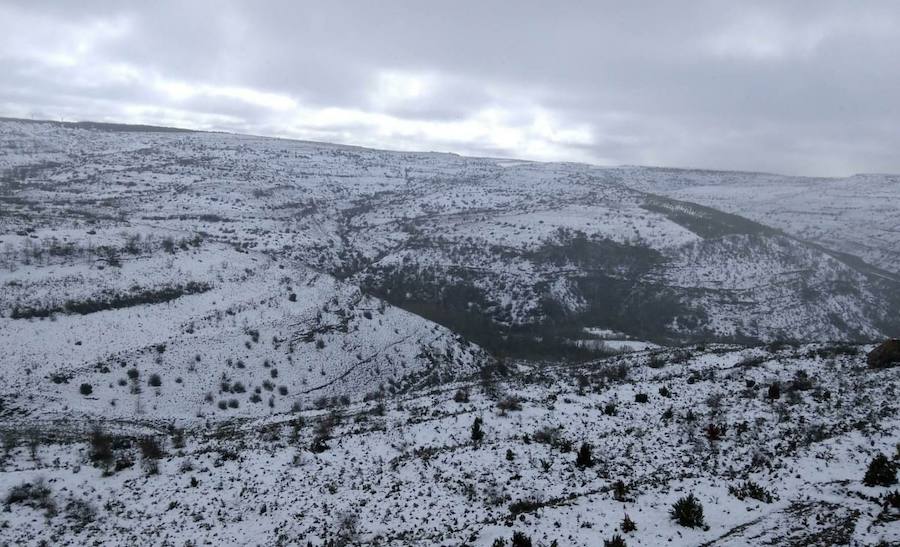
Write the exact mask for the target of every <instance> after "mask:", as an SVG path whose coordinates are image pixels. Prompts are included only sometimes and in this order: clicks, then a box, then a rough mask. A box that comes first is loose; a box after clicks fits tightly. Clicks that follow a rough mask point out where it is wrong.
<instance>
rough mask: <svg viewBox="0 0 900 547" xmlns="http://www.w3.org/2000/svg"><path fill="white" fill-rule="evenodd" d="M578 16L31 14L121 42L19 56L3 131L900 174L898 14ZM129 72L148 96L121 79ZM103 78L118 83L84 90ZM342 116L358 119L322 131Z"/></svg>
mask: <svg viewBox="0 0 900 547" xmlns="http://www.w3.org/2000/svg"><path fill="white" fill-rule="evenodd" d="M559 4H562V5H554V4H550V3H547V2H539V1H522V2H514V3H512V2H499V1H485V2H467V1H463V2H452V3H446V2H445V3H423V2H414V1H406V0H404V1H401V0H391V1H387V2H364V1H352V2H349V1H348V2H288V1H283V2H266V3H245V2H236V1H227V0H225V1H211V0H210V1H204V2H178V3H176V2H161V3H155V2H154V3H149V2H141V3H138V2H134V3H122V2H105V1H87V2H79V3H71V2H47V1H37V2H13V3H10V4H8V5H7V9H8V12H7V15H8V17H7V18H8V19H9V18H16V17H19V18H23V20H24V18H25V17H26V16H27V20H28V22H29V24H35V23H34V21H39V23H37V24H40V25H45V26H47V27H48V28H54V27H55V26H57V25H58V26H59V28H60V33H63V34H64V33H65V32H72V30H71V29H72V28H76V29H77V28H83V29H90V28H93V27H92V26H91V25H96V24H97V23H98V22H102V21H105V22H106V24H107V25H108V26H112V27H113V30H115V27H116V26H117V25H118V26H121V28H122V32H120V33H116V32H111V33H110V36H109V37H107V38H105V39H102V40H97V41H96V43H94V44H91V47H90V49H89V50H88V51H86V52H82V53H78V52H75V53H73V55H74V56H75V57H76V60H75V62H74V63H73V64H72V65H71V66H66V67H65V68H63V69H60V68H59V67H57V66H55V65H53V62H55V61H54V59H53V57H52V56H51V55H50V53H52V52H47V51H42V50H41V49H40V45H39V44H38V45H35V46H34V48H35V51H33V52H31V53H33V54H32V55H28V56H27V58H21V55H22V53H21V51H20V50H19V49H16V48H13V47H12V46H8V49H9V51H3V47H4V46H3V44H4V42H2V41H0V64H2V66H3V67H6V66H9V67H12V68H11V70H10V71H5V72H4V73H5V74H6V76H5V77H4V78H3V81H0V110H5V111H6V112H0V113H7V114H8V113H19V112H28V111H30V112H54V111H58V112H66V113H67V115H70V116H72V115H74V116H76V117H79V118H82V119H91V118H95V119H97V118H103V119H109V118H110V117H112V118H116V117H119V118H127V117H128V116H132V117H133V114H129V112H131V113H133V112H134V111H135V108H133V107H135V106H140V107H143V108H142V109H140V111H141V112H142V113H143V114H142V116H144V117H142V118H141V119H123V120H122V121H138V122H144V123H147V122H149V123H153V122H156V121H158V120H154V119H148V118H147V116H151V115H154V114H153V113H157V114H155V115H162V114H159V113H165V112H170V111H173V110H177V111H178V112H181V113H183V116H182V117H183V118H184V122H185V123H189V124H190V123H191V116H190V113H191V112H196V113H197V118H196V123H197V124H198V125H200V124H201V123H202V124H203V126H204V127H206V126H207V125H208V124H209V123H213V124H214V123H215V120H216V119H221V120H227V121H222V122H220V123H222V124H224V125H227V127H221V128H223V129H229V130H236V131H256V132H265V133H271V134H278V135H303V136H310V135H311V136H314V137H317V138H319V137H320V138H334V139H338V140H341V141H342V142H350V143H359V144H366V145H377V146H383V147H388V148H402V147H413V148H417V149H445V150H448V151H456V152H465V153H477V154H502V155H511V156H528V155H530V154H533V153H535V152H534V151H535V150H541V151H543V152H542V153H541V157H539V158H537V159H566V160H567V159H584V160H588V161H598V162H611V163H653V164H665V165H673V166H696V167H710V168H733V169H759V170H769V171H776V172H788V173H798V174H809V175H846V174H851V173H853V172H862V171H893V172H900V157H897V156H896V154H894V153H893V152H892V151H893V150H896V149H898V147H900V135H898V132H896V130H895V128H896V127H897V126H898V125H900V107H898V101H897V100H896V97H897V96H900V69H898V67H900V48H897V47H896V44H897V43H898V39H900V8H898V6H897V4H896V3H894V2H890V1H875V2H868V3H866V4H864V5H860V4H858V3H851V2H839V1H808V2H790V3H785V2H774V1H773V2H759V3H757V2H755V3H752V4H750V3H742V2H714V1H703V2H690V3H683V2H658V3H644V2H641V3H623V2H587V1H585V2H574V1H573V2H564V3H559ZM7 24H10V25H15V24H16V21H15V20H12V21H8V22H7ZM79 55H80V56H79ZM17 56H18V57H17ZM42 64H43V65H45V66H42ZM115 66H118V67H131V68H133V69H134V70H136V74H137V76H136V79H133V80H129V79H127V78H126V79H124V80H122V81H119V80H116V79H115V78H111V81H102V80H103V72H102V70H104V67H115ZM92 71H100V72H98V73H97V74H99V76H98V77H97V78H96V79H97V81H94V82H85V81H83V79H79V78H77V77H75V78H73V77H72V75H73V74H74V75H77V74H79V73H82V74H95V72H92ZM385 74H398V75H399V77H400V79H401V80H402V78H404V77H408V78H410V82H415V81H416V78H420V77H421V78H423V79H424V81H426V82H427V83H430V85H425V86H424V88H423V90H422V91H421V93H415V92H413V91H415V89H413V90H412V91H409V92H408V93H407V91H408V90H404V87H403V86H404V85H405V84H404V82H403V81H401V82H400V85H399V95H398V96H396V97H387V98H385V97H381V96H379V88H378V85H379V82H380V81H382V79H383V77H384V75H385ZM160 82H165V83H175V84H178V85H186V86H193V88H197V89H201V88H202V89H214V88H217V87H221V88H232V89H240V90H245V91H246V90H250V91H258V92H261V93H268V94H274V95H277V96H278V97H279V99H278V100H279V101H281V100H282V99H284V100H291V101H295V102H296V104H297V112H296V113H295V115H289V114H290V112H285V111H284V110H277V109H276V110H275V111H273V110H272V109H271V108H269V107H268V106H267V103H266V100H264V99H263V100H256V99H253V100H247V99H245V98H241V97H244V96H243V95H240V96H237V97H235V96H234V94H232V95H228V96H219V95H217V96H214V97H209V96H203V95H202V94H194V95H191V96H188V97H177V96H176V97H173V96H169V95H167V92H166V88H165V87H164V86H163V87H162V88H161V87H160ZM410 86H412V83H410ZM412 87H415V86H412ZM176 91H177V90H176ZM382 91H383V90H382ZM404 93H406V94H404ZM254 100H256V102H254ZM282 102H283V101H282ZM279 104H280V103H279ZM326 109H332V110H333V109H337V110H339V111H340V113H341V114H340V115H334V116H332V117H331V118H329V117H328V116H325V115H324V114H323V115H322V116H320V117H319V118H317V119H318V120H319V121H318V122H317V123H316V124H315V125H309V124H306V122H305V121H304V120H309V119H312V118H316V116H315V115H314V114H315V113H317V112H320V113H321V112H325V111H326ZM217 115H221V118H216V116H217ZM180 116H181V114H180ZM354 116H355V117H354ZM167 119H168V118H167ZM210 120H213V121H212V122H211V121H210ZM323 120H324V121H323ZM485 120H487V121H485ZM547 120H549V121H547ZM455 122H458V123H459V124H466V123H468V124H469V125H471V126H472V127H474V128H475V129H471V128H470V127H469V125H466V126H465V128H463V129H460V128H459V127H456V126H454V125H453V124H454V123H455ZM542 123H544V124H550V125H551V127H550V128H543V127H542V126H540V124H542ZM378 124H387V125H386V126H384V127H382V126H379V125H378ZM417 124H418V125H417ZM478 124H482V125H483V128H484V130H483V131H482V130H481V129H479V127H481V126H478ZM492 124H495V125H496V124H499V125H498V126H496V127H495V125H492ZM476 129H477V130H476ZM470 130H471V132H472V136H471V138H467V137H466V135H467V133H466V131H470ZM454 131H456V133H454ZM485 131H488V132H490V131H494V132H495V134H496V135H495V137H496V138H494V137H488V136H485V133H484V132H485ZM588 137H589V138H588Z"/></svg>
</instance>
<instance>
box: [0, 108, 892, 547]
mask: <svg viewBox="0 0 900 547" xmlns="http://www.w3.org/2000/svg"><path fill="white" fill-rule="evenodd" d="M672 173H673V172H671V171H667V170H653V169H643V168H615V169H603V168H595V167H591V166H585V165H573V164H539V163H533V162H512V161H499V160H495V159H490V158H466V157H460V156H456V155H452V154H438V153H429V154H422V153H415V154H412V153H402V152H386V151H379V150H367V149H361V148H354V147H346V146H336V145H329V144H321V143H308V142H298V141H288V140H278V139H268V138H259V137H251V136H242V135H229V134H215V133H202V132H188V131H174V130H163V129H154V128H139V127H129V126H118V125H103V124H81V125H75V124H57V123H50V122H43V123H32V122H23V121H15V120H0V345H2V347H3V348H4V350H3V352H2V353H0V437H2V441H3V443H2V444H3V453H2V458H0V496H3V497H2V498H0V502H2V503H3V504H4V509H5V511H4V512H0V545H6V544H9V545H32V544H33V545H45V544H50V545H66V544H70V545H83V544H114V545H196V544H214V543H215V544H222V545H247V544H259V545H263V544H265V545H308V544H313V545H317V546H318V545H350V544H368V545H448V546H449V545H485V546H488V545H490V546H491V547H497V546H502V545H512V546H513V547H522V546H524V545H539V546H541V547H550V546H553V545H555V546H557V547H558V546H561V545H584V546H595V545H604V542H605V541H610V540H612V539H613V537H614V535H616V534H620V535H621V536H623V538H624V540H625V542H626V543H627V545H632V546H633V545H663V544H673V545H711V546H712V545H716V546H720V545H748V544H760V543H762V544H766V543H771V544H784V545H797V546H801V545H821V544H854V542H855V544H878V542H884V543H882V544H888V545H891V544H897V543H898V542H900V531H898V530H900V529H898V526H897V524H898V522H900V521H898V518H900V509H898V499H900V498H898V495H897V494H892V493H891V492H892V490H891V488H890V486H886V484H887V482H889V481H887V478H886V477H887V475H889V474H890V471H892V470H894V471H895V470H896V469H895V468H896V466H897V465H898V464H900V452H898V450H900V448H898V446H900V437H898V431H900V422H898V411H900V407H898V402H897V401H898V400H900V399H898V396H897V389H898V382H897V380H898V377H897V373H898V371H900V368H896V367H895V368H885V369H871V368H868V367H867V366H866V364H865V357H864V353H865V351H867V350H869V349H870V348H871V346H868V345H867V346H860V345H849V344H845V343H840V344H834V343H830V344H826V343H824V342H825V341H829V340H835V341H844V342H847V341H852V342H854V343H867V342H871V341H874V340H879V339H882V338H884V337H886V336H890V335H896V333H897V332H900V314H898V313H897V310H898V309H900V281H898V279H897V276H896V275H894V274H892V273H891V272H890V271H887V270H890V267H891V259H890V256H891V254H890V253H891V252H893V251H891V249H893V248H894V247H893V246H895V245H894V244H895V243H896V238H894V239H892V236H891V230H893V228H892V227H891V226H890V222H887V221H884V217H887V216H889V215H888V212H886V211H885V210H884V209H883V206H882V205H883V204H872V205H871V208H870V209H869V210H870V211H872V215H874V216H875V217H876V218H877V220H876V221H875V222H873V223H871V225H865V223H863V222H862V221H861V220H860V217H861V215H862V213H861V212H859V214H850V213H849V212H848V213H846V214H844V213H841V214H837V215H835V216H834V217H833V223H832V224H829V225H824V224H821V225H820V223H816V222H813V223H810V224H809V225H805V224H802V222H800V221H797V223H792V222H788V221H789V220H790V215H789V214H787V213H785V212H784V211H782V210H781V209H778V208H777V207H773V208H772V209H771V210H772V211H774V212H773V213H771V215H770V214H769V213H768V212H766V211H768V210H769V209H768V208H767V205H766V202H764V201H762V200H759V199H756V198H755V197H753V196H744V194H742V193H741V192H738V191H735V192H731V193H729V192H728V191H727V190H728V188H731V189H734V188H736V187H737V186H739V182H740V181H750V182H753V181H755V182H754V184H755V183H760V184H762V183H761V182H760V181H761V180H762V179H760V178H759V177H758V176H756V175H752V176H751V175H744V174H729V175H728V176H727V177H724V178H726V179H727V180H728V181H730V182H728V183H727V184H726V183H722V184H720V185H718V186H716V185H714V186H715V187H716V191H715V192H712V191H710V192H707V193H704V192H700V191H699V190H698V188H699V186H698V184H697V182H696V181H697V180H700V179H702V178H703V177H709V176H713V175H708V174H699V175H696V176H694V175H691V176H690V177H687V178H685V179H684V180H686V181H687V182H685V183H684V184H681V183H680V182H679V183H677V184H676V182H673V181H682V178H683V177H682V176H681V175H678V176H677V177H675V175H672ZM675 173H680V172H675ZM673 177H675V178H673ZM713 178H715V177H713ZM876 178H877V177H876ZM704 180H705V179H704ZM766 180H768V179H766ZM778 180H782V179H778ZM783 180H787V179H783ZM792 180H793V179H792ZM879 180H880V181H881V182H879V183H878V184H875V185H874V186H873V188H876V187H877V188H880V190H878V191H875V190H873V193H870V194H865V195H867V196H869V198H865V199H870V198H871V200H873V201H877V200H879V199H880V200H882V201H884V200H885V196H888V197H889V195H892V194H891V192H893V191H894V186H892V185H891V184H890V183H889V178H883V179H879ZM772 181H776V179H775V178H772ZM772 181H769V182H767V183H766V184H769V186H765V188H764V187H763V186H759V187H758V188H761V189H766V188H768V189H770V190H771V189H773V188H776V187H777V184H776V182H777V181H776V182H772ZM832 182H833V181H832ZM832 182H828V184H832ZM798 184H799V183H798ZM804 184H806V182H804ZM873 184H874V183H873ZM829 188H830V186H829ZM688 191H690V192H693V193H695V194H696V195H693V194H691V195H687V194H686V192H688ZM761 191H762V190H760V192H761ZM766 191H768V190H766ZM773 191H774V190H773ZM848 191H849V190H848ZM829 192H830V190H825V191H823V193H822V194H821V196H817V197H816V199H813V200H812V201H813V202H814V203H813V204H812V205H811V206H810V208H809V211H811V212H814V213H815V212H817V211H822V210H823V208H825V207H826V206H825V205H823V204H824V203H825V202H826V201H827V200H829V199H832V197H830V196H833V195H834V194H832V193H829ZM708 195H715V196H716V199H715V200H713V199H711V198H710V199H708V198H707V197H706V196H708ZM742 196H743V197H742ZM822 196H824V197H822ZM751 197H752V198H753V199H750V198H751ZM694 198H696V199H694ZM744 198H747V199H744ZM789 198H790V196H787V197H786V198H785V199H786V201H785V203H787V202H788V201H790V199H789ZM860 200H861V201H855V202H854V204H855V205H854V207H855V208H857V209H858V211H863V210H865V209H866V208H867V207H868V205H866V202H865V200H864V199H863V198H860ZM738 202H740V203H738ZM745 202H746V203H752V204H753V206H752V207H750V208H749V209H746V210H745V209H744V208H741V207H743V205H741V204H742V203H745ZM738 205H741V207H738ZM797 207H799V205H797ZM785 210H787V209H785ZM734 213H740V214H741V215H744V216H740V215H737V214H734ZM816 214H818V213H816ZM879 215H880V216H879ZM813 224H815V225H816V228H815V230H817V231H815V230H814V232H815V233H813V232H810V231H809V230H812V229H813ZM868 239H871V242H870V243H871V245H870V246H869V247H866V248H865V250H863V251H860V252H858V253H854V250H855V247H854V245H855V243H854V242H859V241H863V240H868ZM873 249H878V250H877V252H876V251H875V250H873ZM848 252H849V253H850V254H847V253H848ZM861 258H863V259H867V260H872V261H873V262H874V263H875V264H877V265H879V266H881V267H882V268H884V269H880V268H878V267H876V266H872V265H869V264H867V263H866V262H864V261H863V260H862V259H861ZM894 271H896V270H894ZM763 342H765V343H770V344H769V345H767V346H763V345H761V343H763ZM739 343H740V344H746V345H738V344H739ZM631 350H638V351H631ZM476 423H478V424H479V425H478V426H477V427H476V425H475V424H476ZM479 431H480V433H479ZM879 453H883V454H884V456H883V458H881V459H875V458H876V456H877V455H878V454H879ZM873 461H875V462H876V464H875V468H874V469H875V471H876V472H880V475H879V473H875V475H872V471H871V469H869V467H870V464H871V462H873ZM879 462H880V463H879ZM867 476H868V478H871V477H872V476H877V477H880V478H878V480H875V481H874V482H873V481H872V480H868V479H866V480H864V477H867ZM689 494H693V495H694V496H695V497H694V498H689V499H688V501H684V502H683V503H682V508H683V509H684V511H683V514H682V518H681V520H682V523H681V524H682V525H679V523H678V522H676V519H673V518H671V517H670V511H671V510H672V508H673V504H674V503H675V502H676V500H678V499H681V498H685V497H686V496H688V495H689ZM690 500H694V501H695V502H697V503H699V504H700V505H702V508H703V514H702V518H699V516H698V515H697V514H696V510H697V507H696V505H693V504H692V503H691V501H690ZM626 515H628V518H629V520H630V521H632V523H633V524H635V525H636V529H631V528H630V526H629V525H628V524H627V523H626V519H625V516H626ZM683 524H691V525H692V526H684V525H683ZM516 533H518V534H520V535H519V536H517V537H518V539H517V540H515V541H513V540H512V538H513V535H514V534H516ZM526 537H530V538H531V541H532V543H530V544H529V543H527V542H526V540H525V538H526ZM610 545H614V546H615V545H621V543H618V544H617V543H611V544H610Z"/></svg>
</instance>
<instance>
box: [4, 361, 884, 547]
mask: <svg viewBox="0 0 900 547" xmlns="http://www.w3.org/2000/svg"><path fill="white" fill-rule="evenodd" d="M866 349H868V348H858V347H852V346H851V347H833V346H801V347H795V348H790V347H788V348H783V349H771V350H767V349H763V348H757V349H741V348H739V347H728V346H707V347H695V348H688V349H682V350H676V351H666V350H663V351H655V352H647V353H639V354H631V355H629V356H622V357H615V358H610V359H607V360H602V361H596V362H591V363H587V364H584V365H580V366H575V367H572V366H550V365H547V364H541V365H540V366H534V365H527V364H522V365H517V366H516V367H514V368H512V369H510V370H509V371H508V376H506V377H498V376H494V377H490V376H488V377H485V378H484V379H482V380H480V381H477V382H463V383H453V384H447V385H444V386H441V387H440V388H436V389H430V390H425V391H415V392H410V393H408V394H407V395H405V396H402V397H388V398H377V399H374V400H371V401H369V402H353V403H350V404H337V405H335V406H331V407H330V408H325V409H322V410H304V411H301V412H294V413H288V414H279V415H276V416H273V417H270V418H263V419H256V420H251V421H246V422H243V423H239V424H224V423H223V424H221V425H218V426H209V425H207V426H203V425H202V424H198V426H197V427H195V428H190V429H188V430H187V431H180V430H173V429H170V428H168V427H166V426H165V425H159V426H155V427H147V426H144V427H140V428H135V427H134V426H128V427H123V426H116V425H114V424H107V425H105V426H104V428H105V429H104V431H103V432H102V433H101V434H98V433H94V434H91V433H89V430H86V429H77V428H72V427H60V426H53V425H46V424H45V425H44V426H43V427H42V428H41V429H37V430H33V432H32V433H31V435H38V436H40V438H41V439H47V438H55V439H57V440H56V441H53V442H49V443H47V442H46V441H42V442H41V444H37V442H33V441H30V440H29V439H33V438H34V437H29V433H28V430H24V429H18V430H16V433H13V434H10V433H9V432H7V435H8V437H7V438H8V439H9V438H10V437H9V435H20V436H19V437H17V438H16V437H13V441H7V443H8V444H7V446H13V448H8V449H7V453H6V456H5V457H4V459H3V462H4V463H3V465H4V471H5V472H4V473H0V491H3V492H17V496H16V497H14V498H13V499H12V501H8V502H7V504H8V507H9V511H8V512H4V513H0V536H2V537H3V538H5V539H6V540H7V541H9V542H11V543H12V544H17V545H32V544H38V543H39V542H41V541H46V542H48V543H50V544H64V543H66V542H69V543H72V544H91V543H93V542H94V541H101V542H103V543H111V544H112V543H115V544H130V545H163V544H168V545H183V544H184V543H185V542H187V541H189V542H191V543H192V544H205V543H218V544H224V545H244V544H267V545H297V544H301V545H306V544H307V542H311V543H312V544H314V545H322V544H330V543H327V542H329V541H334V542H335V543H334V544H335V545H348V544H353V545H386V544H389V545H475V546H490V545H497V543H494V542H495V541H496V540H497V539H502V538H505V539H506V540H507V545H508V544H509V543H508V540H509V538H510V537H511V536H512V535H513V533H514V532H519V533H524V534H526V535H527V536H529V537H531V538H532V540H533V542H534V543H533V544H534V545H540V546H544V547H547V546H549V545H573V546H591V547H593V546H596V545H602V544H603V541H604V540H608V539H611V538H612V537H613V535H615V534H620V535H621V536H623V537H624V538H625V539H626V541H627V544H628V545H630V546H634V545H647V546H650V545H665V544H673V545H701V544H702V545H710V546H713V545H714V546H724V545H760V544H775V545H792V546H807V545H824V544H840V545H846V544H851V543H852V544H859V545H875V544H878V543H879V542H882V543H880V544H881V545H895V544H897V542H900V520H898V519H900V507H898V497H897V494H896V493H895V494H893V497H890V496H889V494H890V493H891V492H892V489H891V487H889V486H881V485H879V484H873V485H871V486H869V485H866V484H864V477H865V476H866V473H867V469H868V466H869V464H870V462H871V461H873V460H874V459H875V458H876V456H877V455H878V454H879V453H882V454H884V455H886V456H887V457H888V458H889V459H888V461H890V459H893V461H894V462H898V463H900V434H898V432H900V415H898V412H900V406H898V401H900V399H898V397H897V372H898V371H900V369H898V368H892V369H890V368H889V369H883V370H875V369H869V368H867V367H866V365H865V356H864V353H863V352H864V351H865V350H866ZM773 386H775V387H773ZM773 390H774V391H773ZM476 419H480V420H481V427H480V430H481V433H482V434H481V436H480V437H478V436H477V435H473V426H474V424H475V421H476ZM23 432H24V433H23ZM148 439H153V441H148ZM585 443H587V444H588V445H589V446H590V452H589V455H588V456H589V457H588V458H584V457H583V451H584V449H583V448H582V447H583V445H584V444H585ZM29 447H33V448H29ZM580 455H581V457H580ZM25 484H27V485H30V486H28V487H26V486H23V485H25ZM17 486H18V487H19V489H18V490H16V489H15V488H16V487H17ZM894 490H896V486H895V487H894ZM689 494H693V495H694V496H695V498H696V500H697V501H698V502H699V503H700V504H701V505H702V511H703V512H702V524H698V526H696V527H684V526H680V525H678V524H677V523H676V521H674V520H673V519H672V518H671V517H670V515H669V511H670V509H671V508H672V505H673V503H674V502H675V501H676V500H678V499H679V498H682V497H685V496H687V495H689ZM626 515H627V516H628V517H629V518H630V519H631V520H632V521H633V523H634V524H635V525H636V527H637V528H636V530H633V531H624V530H623V529H622V527H623V522H624V520H625V517H626ZM554 542H555V543H554Z"/></svg>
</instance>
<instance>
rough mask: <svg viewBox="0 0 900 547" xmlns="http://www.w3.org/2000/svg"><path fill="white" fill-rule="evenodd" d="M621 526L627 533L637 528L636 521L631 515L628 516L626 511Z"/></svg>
mask: <svg viewBox="0 0 900 547" xmlns="http://www.w3.org/2000/svg"><path fill="white" fill-rule="evenodd" d="M621 528H622V531H623V532H625V533H626V534H628V533H631V532H634V531H635V530H637V524H635V523H634V521H633V520H631V517H629V516H628V513H625V518H624V519H622V526H621Z"/></svg>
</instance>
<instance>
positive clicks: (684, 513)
mask: <svg viewBox="0 0 900 547" xmlns="http://www.w3.org/2000/svg"><path fill="white" fill-rule="evenodd" d="M669 515H670V516H671V517H672V518H673V519H675V521H676V522H677V523H678V524H680V525H681V526H686V527H688V528H700V527H703V526H705V524H706V522H705V521H704V520H703V506H702V505H701V504H700V502H699V501H697V498H696V497H695V496H694V494H688V495H687V496H685V497H683V498H680V499H679V500H678V501H676V502H675V503H674V504H673V505H672V509H671V510H670V511H669Z"/></svg>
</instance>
